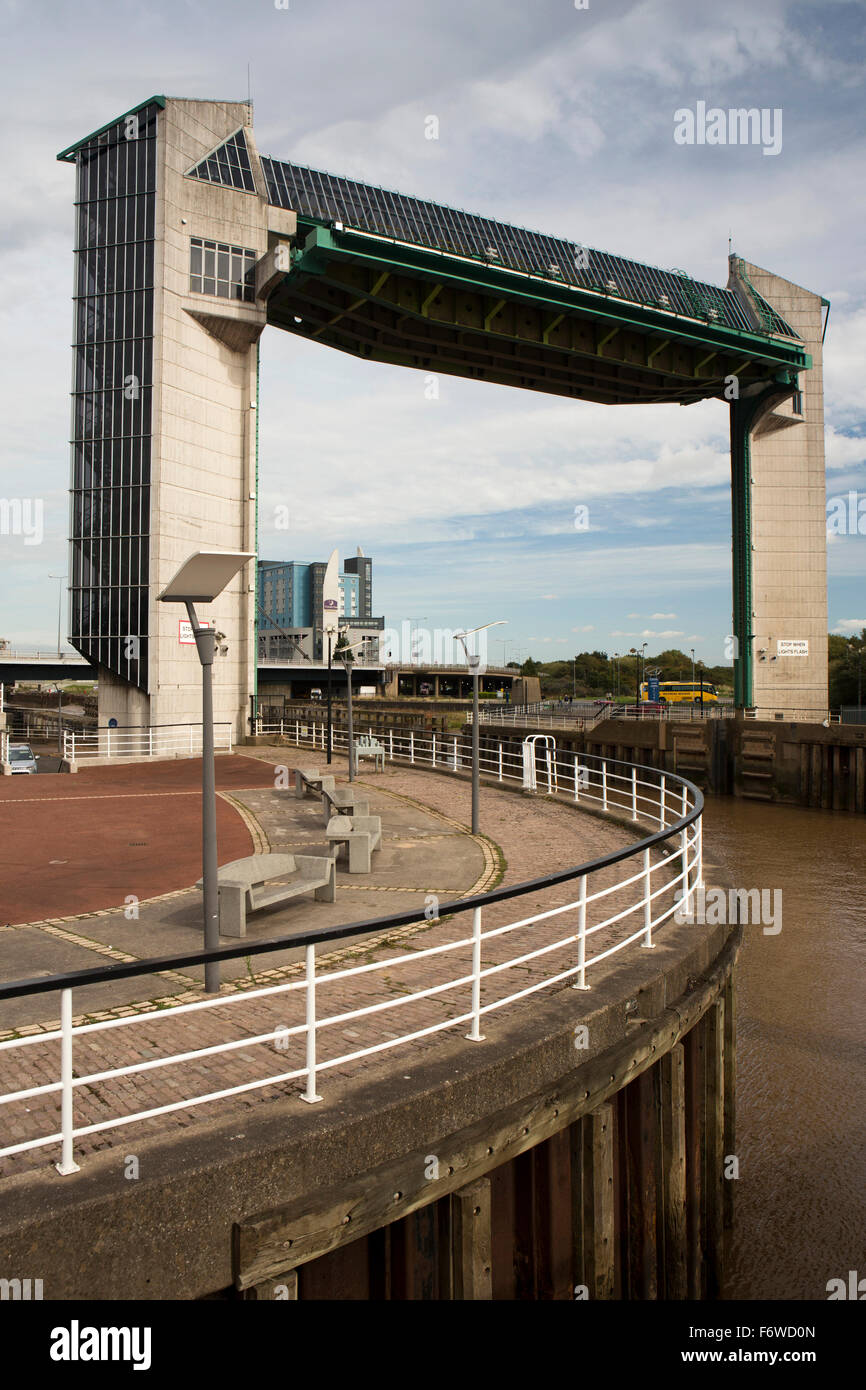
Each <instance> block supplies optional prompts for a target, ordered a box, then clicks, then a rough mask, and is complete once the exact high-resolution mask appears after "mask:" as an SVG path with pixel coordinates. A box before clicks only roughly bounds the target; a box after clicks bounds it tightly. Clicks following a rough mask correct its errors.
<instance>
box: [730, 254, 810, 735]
mask: <svg viewBox="0 0 866 1390" xmlns="http://www.w3.org/2000/svg"><path fill="white" fill-rule="evenodd" d="M744 269H745V272H746V275H747V276H748V278H749V280H750V281H751V283H752V285H753V286H754V287H755V289H756V290H757V291H758V293H759V294H761V295H763V297H764V298H765V299H766V300H768V301H769V303H770V304H772V306H773V308H774V309H776V310H778V312H779V313H780V314H781V315H782V316H783V318H785V319H786V320H787V321H788V323H790V325H791V327H792V328H793V329H794V331H795V332H796V333H797V334H799V336H800V337H801V338H802V339H803V342H804V343H805V346H806V350H807V352H809V353H811V355H812V363H813V365H812V369H811V371H808V372H803V373H801V377H800V387H801V391H802V406H803V409H802V414H797V413H795V410H794V405H793V402H792V400H791V399H790V398H789V399H788V400H785V401H783V402H782V403H781V404H780V405H777V406H776V407H774V408H772V409H770V410H768V411H767V412H766V413H765V414H764V415H763V416H761V418H760V419H759V420H758V421H757V423H756V425H755V426H754V428H753V431H752V444H751V474H752V560H753V610H752V629H751V630H752V632H753V634H754V640H753V651H754V706H755V713H756V717H757V718H758V719H775V718H778V717H783V718H785V719H797V720H809V719H817V720H819V721H820V720H823V719H825V718H826V717H827V710H828V694H827V540H826V530H827V525H826V503H825V484H824V383H823V359H822V349H821V335H822V332H823V321H824V316H823V308H822V300H821V296H820V295H817V294H812V293H811V292H810V291H809V290H804V289H802V288H801V287H800V286H799V285H795V284H793V283H792V282H791V281H790V280H784V279H783V278H782V277H781V276H779V275H773V274H771V272H770V271H767V270H762V269H760V267H758V266H754V265H749V264H748V262H744ZM792 638H793V639H799V640H805V641H807V642H808V644H809V654H808V656H805V657H804V656H779V655H778V646H777V644H778V642H779V641H780V640H786V639H792Z"/></svg>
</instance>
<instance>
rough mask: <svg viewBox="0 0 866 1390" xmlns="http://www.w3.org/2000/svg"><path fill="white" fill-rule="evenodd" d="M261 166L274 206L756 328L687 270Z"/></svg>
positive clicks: (281, 166) (767, 316)
mask: <svg viewBox="0 0 866 1390" xmlns="http://www.w3.org/2000/svg"><path fill="white" fill-rule="evenodd" d="M262 171H263V173H264V176H265V181H266V184H267V189H268V199H269V201H270V202H271V203H272V204H274V205H275V206H276V207H282V208H289V209H292V210H293V211H295V212H297V213H298V215H299V216H300V217H303V218H308V219H311V220H312V221H315V222H321V223H330V222H335V221H341V222H343V223H345V225H346V226H347V227H351V228H356V229H357V230H359V231H364V232H373V233H376V234H378V235H380V236H388V237H393V238H395V239H396V240H398V241H405V242H409V243H411V244H412V245H414V246H419V247H427V248H430V249H431V250H436V251H445V252H452V253H454V254H456V255H459V256H468V257H471V258H473V259H476V260H481V261H484V262H485V263H487V264H488V265H500V266H503V267H506V268H507V269H510V270H519V271H524V272H526V271H528V272H530V273H533V274H537V275H544V276H547V277H548V278H551V279H555V280H559V281H561V282H562V283H563V284H568V285H574V286H575V287H577V288H579V289H585V290H595V291H600V292H601V293H605V294H609V295H611V297H615V298H619V299H624V300H630V301H632V302H634V303H638V304H643V305H647V306H649V307H652V308H656V309H663V310H669V311H671V312H674V313H677V314H684V315H686V316H687V317H689V318H695V319H702V320H705V321H706V322H708V323H714V324H718V325H719V326H722V327H727V328H733V329H737V330H740V331H744V332H755V331H756V330H755V325H754V323H753V322H752V319H751V318H750V316H749V314H748V313H747V311H746V309H745V307H744V306H743V304H742V303H741V302H740V300H739V299H738V297H737V295H736V294H735V293H734V291H733V290H729V289H722V288H721V287H720V286H718V285H709V284H705V283H704V282H702V281H699V280H693V279H692V278H691V277H690V276H689V275H687V274H686V273H685V272H684V271H679V270H660V269H658V268H657V267H655V266H649V265H642V264H640V263H639V262H637V261H631V260H626V259H625V258H624V257H622V256H614V255H610V254H608V253H607V252H606V251H597V250H594V249H593V248H591V247H585V246H581V245H580V244H579V243H577V242H572V241H564V240H562V239H560V238H558V237H550V236H544V235H542V233H540V232H531V231H527V230H526V229H524V228H522V227H514V226H510V225H509V224H508V223H505V222H497V221H495V220H494V219H493V218H489V217H479V216H476V215H474V214H472V213H468V212H462V211H460V210H458V209H456V208H449V207H446V206H445V205H443V204H439V203H430V202H426V201H424V200H423V199H421V198H412V197H409V196H407V195H406V194H403V193H393V192H391V191H390V190H388V189H384V188H376V187H374V186H373V185H371V184H365V183H358V182H357V181H356V180H354V179H345V178H340V177H337V176H336V175H333V174H327V173H323V172H321V171H320V170H316V169H308V168H306V167H305V166H303V165H300V164H292V163H289V162H288V161H286V160H279V159H268V158H266V157H263V158H262ZM759 307H760V306H759ZM764 308H765V310H766V311H767V312H766V313H762V315H761V316H762V319H763V328H764V331H765V332H767V333H780V334H783V335H785V336H786V337H790V338H796V337H797V334H796V333H794V331H793V330H792V329H791V327H790V326H789V325H788V324H787V323H786V322H785V320H784V319H783V318H781V316H780V315H778V314H777V313H776V312H775V310H773V309H772V308H771V306H770V305H768V304H766V303H765V302H764ZM758 331H760V330H758Z"/></svg>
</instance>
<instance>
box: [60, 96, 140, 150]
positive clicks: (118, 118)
mask: <svg viewBox="0 0 866 1390" xmlns="http://www.w3.org/2000/svg"><path fill="white" fill-rule="evenodd" d="M145 106H159V107H160V108H161V109H162V110H163V111H164V110H165V97H148V98H147V101H140V102H139V103H138V104H137V105H136V106H131V107H130V108H129V110H128V111H124V113H123V115H122V116H115V118H114V120H113V121H106V123H105V125H101V126H100V127H99V129H98V130H94V131H91V133H90V135H85V137H84V139H83V140H76V142H75V144H74V145H69V146H68V147H67V148H66V149H65V150H61V151H60V153H59V155H58V156H57V158H58V159H61V160H65V162H66V163H67V164H74V163H75V154H76V151H77V150H80V149H81V148H82V147H83V146H84V145H89V144H90V142H91V140H98V139H99V137H100V135H104V134H105V132H106V131H107V130H111V128H112V126H116V125H120V122H121V121H125V120H126V118H127V116H134V115H135V114H136V112H138V111H143V110H144V108H145Z"/></svg>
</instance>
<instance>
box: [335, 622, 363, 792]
mask: <svg viewBox="0 0 866 1390" xmlns="http://www.w3.org/2000/svg"><path fill="white" fill-rule="evenodd" d="M363 645H364V639H363V638H361V641H360V642H352V643H347V644H346V646H345V647H338V648H337V655H338V656H339V658H340V660H341V661H342V663H343V665H344V666H345V668H346V727H347V732H348V735H349V781H350V782H354V780H355V743H354V730H353V727H352V667H353V666H354V664H355V655H354V653H355V648H356V647H363Z"/></svg>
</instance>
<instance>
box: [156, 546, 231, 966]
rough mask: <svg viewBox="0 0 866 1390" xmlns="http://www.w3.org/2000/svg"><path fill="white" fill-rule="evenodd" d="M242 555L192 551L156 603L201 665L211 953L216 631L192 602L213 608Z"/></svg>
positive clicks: (207, 944) (215, 915)
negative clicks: (182, 619)
mask: <svg viewBox="0 0 866 1390" xmlns="http://www.w3.org/2000/svg"><path fill="white" fill-rule="evenodd" d="M255 558H256V557H255V555H254V554H253V553H251V552H250V551H246V550H227V551H223V550H197V551H196V552H195V554H194V555H191V556H190V557H189V559H188V560H186V561H185V562H184V564H182V565H181V567H180V569H179V570H178V571H177V574H176V575H175V576H174V578H173V579H172V580H170V581H169V583H168V584H167V585H166V587H165V588H164V589H163V591H162V593H161V594H158V595H157V598H158V599H159V600H160V601H161V602H162V603H182V604H184V605H185V606H186V611H187V616H188V617H189V621H190V625H191V627H192V631H193V636H194V637H195V645H196V650H197V652H198V659H199V661H200V662H201V709H202V726H201V868H202V889H203V893H202V897H203V899H204V908H203V916H204V948H205V950H206V951H215V950H216V949H217V947H218V946H219V944H220V926H219V878H218V861H217V833H216V771H215V767H214V747H213V659H214V646H215V640H216V632H215V630H214V628H212V627H202V626H201V624H200V623H199V620H198V618H197V616H196V611H195V605H196V604H197V603H213V601H214V599H215V598H218V597H219V595H220V594H221V593H222V591H223V589H224V588H225V586H226V585H227V584H228V583H229V581H230V580H232V579H234V577H235V575H236V574H237V573H238V571H239V570H241V569H243V567H244V565H245V564H246V562H247V560H254V559H255ZM204 987H205V991H206V993H208V994H218V993H219V987H220V971H219V965H218V963H217V962H216V961H206V962H205V967H204Z"/></svg>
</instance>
